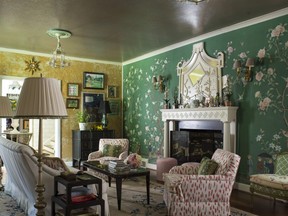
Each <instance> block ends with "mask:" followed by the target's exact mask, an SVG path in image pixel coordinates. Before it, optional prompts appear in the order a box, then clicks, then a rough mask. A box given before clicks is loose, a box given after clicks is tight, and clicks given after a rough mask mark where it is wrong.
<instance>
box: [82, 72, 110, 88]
mask: <svg viewBox="0 0 288 216" xmlns="http://www.w3.org/2000/svg"><path fill="white" fill-rule="evenodd" d="M104 81H105V75H104V73H95V72H84V73H83V88H84V89H104V83H105V82H104Z"/></svg>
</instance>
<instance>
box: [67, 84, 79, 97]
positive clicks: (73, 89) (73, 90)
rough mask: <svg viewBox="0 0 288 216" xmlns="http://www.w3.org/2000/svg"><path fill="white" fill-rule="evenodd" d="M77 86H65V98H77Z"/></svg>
mask: <svg viewBox="0 0 288 216" xmlns="http://www.w3.org/2000/svg"><path fill="white" fill-rule="evenodd" d="M79 86H80V85H79V84H78V83H68V84H67V96H68V97H79Z"/></svg>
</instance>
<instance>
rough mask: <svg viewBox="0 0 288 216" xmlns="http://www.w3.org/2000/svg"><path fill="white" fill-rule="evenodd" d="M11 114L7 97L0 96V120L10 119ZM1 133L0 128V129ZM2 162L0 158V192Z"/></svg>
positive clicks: (2, 187)
mask: <svg viewBox="0 0 288 216" xmlns="http://www.w3.org/2000/svg"><path fill="white" fill-rule="evenodd" d="M12 117H13V112H12V108H11V102H10V100H9V98H8V97H4V96H0V118H12ZM1 132H2V128H1ZM2 175H3V173H2V160H1V158H0V191H1V190H3V189H4V186H3V185H2V183H1V182H2Z"/></svg>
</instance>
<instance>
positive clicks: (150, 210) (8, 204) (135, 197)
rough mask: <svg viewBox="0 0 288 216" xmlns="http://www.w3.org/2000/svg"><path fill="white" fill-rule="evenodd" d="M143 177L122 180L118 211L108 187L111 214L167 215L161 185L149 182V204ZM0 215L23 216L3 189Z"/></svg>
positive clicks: (234, 212) (239, 215)
mask: <svg viewBox="0 0 288 216" xmlns="http://www.w3.org/2000/svg"><path fill="white" fill-rule="evenodd" d="M143 179H144V178H140V177H139V178H133V179H127V180H125V181H123V185H122V203H121V211H118V207H117V199H116V188H115V183H114V182H112V186H111V187H110V188H109V191H108V195H109V206H110V215H111V216H116V215H117V216H129V215H131V216H150V215H151V216H167V210H166V206H165V204H164V202H163V185H162V184H159V183H157V182H155V181H151V183H150V205H148V204H147V199H146V198H147V197H146V187H145V180H143ZM0 216H25V213H24V212H23V211H22V210H21V209H20V208H19V207H18V206H17V204H16V202H15V201H14V200H13V198H11V197H10V196H9V195H7V194H5V193H4V192H3V191H1V192H0ZM231 216H253V214H250V213H247V212H244V211H241V210H238V209H235V208H231Z"/></svg>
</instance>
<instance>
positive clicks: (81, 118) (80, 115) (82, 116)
mask: <svg viewBox="0 0 288 216" xmlns="http://www.w3.org/2000/svg"><path fill="white" fill-rule="evenodd" d="M76 117H77V120H78V123H79V129H80V130H87V128H88V122H89V118H90V114H89V113H88V112H87V111H86V110H83V111H78V112H77V113H76Z"/></svg>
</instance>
